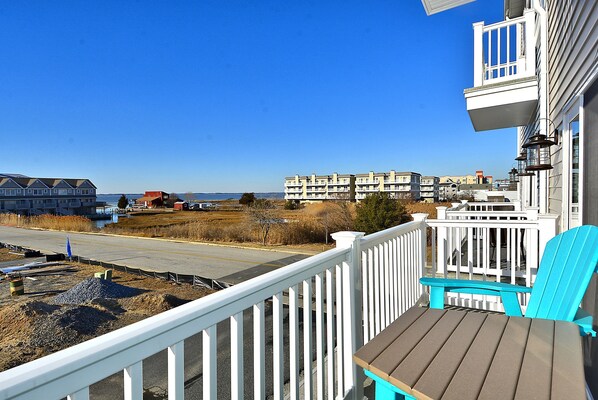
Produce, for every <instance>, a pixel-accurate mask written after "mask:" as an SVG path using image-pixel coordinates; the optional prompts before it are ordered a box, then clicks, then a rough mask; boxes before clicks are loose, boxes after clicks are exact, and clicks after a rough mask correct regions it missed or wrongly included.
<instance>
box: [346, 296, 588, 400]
mask: <svg viewBox="0 0 598 400" xmlns="http://www.w3.org/2000/svg"><path fill="white" fill-rule="evenodd" d="M353 359H354V361H355V363H356V364H357V365H359V366H360V367H362V368H364V369H366V370H369V371H370V372H372V373H374V374H375V375H377V376H379V377H380V378H382V379H384V380H386V381H388V382H390V383H391V384H392V385H394V386H396V387H398V388H399V389H401V390H403V391H404V392H406V393H408V394H410V395H412V396H414V397H416V398H418V399H440V398H442V399H551V398H552V399H585V398H586V397H585V378H584V370H583V357H582V348H581V337H580V336H579V328H578V327H577V325H575V324H574V323H571V322H563V321H553V320H545V319H530V318H521V317H507V316H505V315H502V314H486V313H483V312H477V311H461V310H437V309H428V308H422V307H413V308H411V309H409V310H408V311H407V312H405V314H403V315H402V316H401V317H400V318H399V319H397V320H396V321H395V322H393V323H392V324H391V325H389V326H388V327H387V328H386V329H385V330H383V331H382V332H380V334H379V335H378V336H376V337H375V338H374V339H372V340H371V341H370V342H369V343H367V344H366V345H365V346H363V347H362V348H361V349H359V350H358V351H357V352H356V353H355V355H354V356H353Z"/></svg>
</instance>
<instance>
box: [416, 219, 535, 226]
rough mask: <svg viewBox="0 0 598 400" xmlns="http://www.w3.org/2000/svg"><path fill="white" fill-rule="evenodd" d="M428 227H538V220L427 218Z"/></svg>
mask: <svg viewBox="0 0 598 400" xmlns="http://www.w3.org/2000/svg"><path fill="white" fill-rule="evenodd" d="M426 223H427V224H428V226H430V227H437V226H447V227H453V228H538V221H525V220H487V219H486V220H476V219H428V220H426Z"/></svg>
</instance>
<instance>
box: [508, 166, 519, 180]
mask: <svg viewBox="0 0 598 400" xmlns="http://www.w3.org/2000/svg"><path fill="white" fill-rule="evenodd" d="M517 182H519V173H518V171H517V169H515V168H511V170H510V171H509V183H511V184H513V183H517Z"/></svg>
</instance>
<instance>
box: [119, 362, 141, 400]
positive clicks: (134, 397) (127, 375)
mask: <svg viewBox="0 0 598 400" xmlns="http://www.w3.org/2000/svg"><path fill="white" fill-rule="evenodd" d="M123 375H124V382H123V383H124V397H125V400H142V399H143V363H142V362H141V361H139V362H136V363H135V364H133V365H131V366H128V367H127V368H125V369H124V370H123Z"/></svg>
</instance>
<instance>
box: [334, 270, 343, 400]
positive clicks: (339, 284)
mask: <svg viewBox="0 0 598 400" xmlns="http://www.w3.org/2000/svg"><path fill="white" fill-rule="evenodd" d="M335 270H336V271H335V283H336V301H335V304H336V310H335V311H336V332H337V334H336V367H337V376H336V379H337V390H338V393H339V394H341V393H344V392H345V391H344V388H345V385H344V380H343V379H344V377H343V370H342V368H343V365H344V363H343V348H344V347H343V345H344V341H345V340H344V339H345V338H344V334H345V331H344V329H343V310H342V304H343V300H344V298H343V280H342V269H341V266H340V265H337V266H336V267H335Z"/></svg>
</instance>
